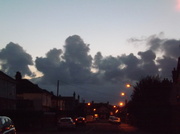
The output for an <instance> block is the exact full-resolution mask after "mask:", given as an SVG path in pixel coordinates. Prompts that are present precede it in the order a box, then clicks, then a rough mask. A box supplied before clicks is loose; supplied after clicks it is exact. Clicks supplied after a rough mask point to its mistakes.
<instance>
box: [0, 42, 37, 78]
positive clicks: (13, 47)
mask: <svg viewBox="0 0 180 134" xmlns="http://www.w3.org/2000/svg"><path fill="white" fill-rule="evenodd" d="M0 61H1V69H2V71H4V72H6V73H7V74H9V75H10V76H14V75H15V73H16V72H17V71H20V72H21V73H22V75H23V76H24V75H28V76H32V75H34V74H33V73H32V72H31V71H30V69H29V67H28V65H33V60H32V57H31V55H30V54H28V53H26V51H25V50H24V49H23V48H22V47H21V46H19V45H18V44H15V43H13V42H10V43H9V44H7V45H6V47H5V48H3V49H1V51H0Z"/></svg>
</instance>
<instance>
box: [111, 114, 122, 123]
mask: <svg viewBox="0 0 180 134" xmlns="http://www.w3.org/2000/svg"><path fill="white" fill-rule="evenodd" d="M109 122H110V123H113V124H121V118H119V117H116V116H109Z"/></svg>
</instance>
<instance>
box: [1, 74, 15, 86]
mask: <svg viewBox="0 0 180 134" xmlns="http://www.w3.org/2000/svg"><path fill="white" fill-rule="evenodd" d="M0 79H1V80H6V81H9V82H13V83H15V82H16V81H15V79H13V78H12V77H10V76H8V75H7V74H5V73H3V72H2V71H0Z"/></svg>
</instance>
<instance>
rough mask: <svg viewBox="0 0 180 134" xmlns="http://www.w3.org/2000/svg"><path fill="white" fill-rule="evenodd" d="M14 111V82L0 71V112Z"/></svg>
mask: <svg viewBox="0 0 180 134" xmlns="http://www.w3.org/2000/svg"><path fill="white" fill-rule="evenodd" d="M15 109H16V81H15V80H14V79H13V78H11V77H10V76H8V75H6V74H5V73H3V72H2V71H0V110H15Z"/></svg>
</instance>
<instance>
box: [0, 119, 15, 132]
mask: <svg viewBox="0 0 180 134" xmlns="http://www.w3.org/2000/svg"><path fill="white" fill-rule="evenodd" d="M0 134H16V128H15V126H14V123H13V121H12V120H11V119H10V118H9V117H7V116H0Z"/></svg>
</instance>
